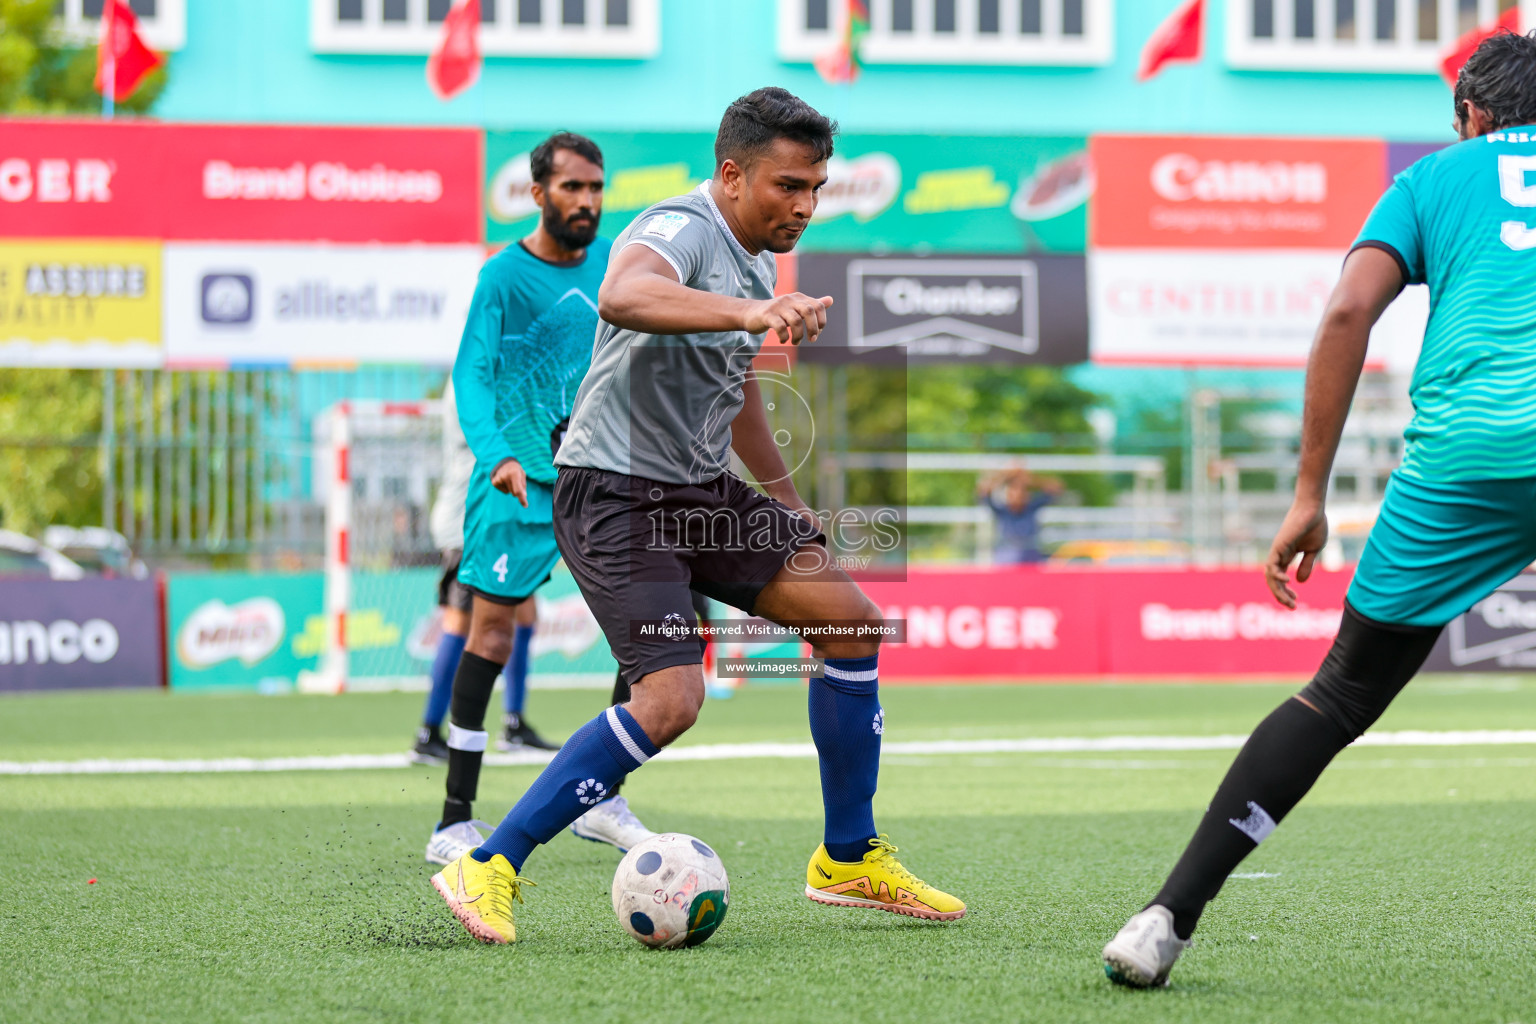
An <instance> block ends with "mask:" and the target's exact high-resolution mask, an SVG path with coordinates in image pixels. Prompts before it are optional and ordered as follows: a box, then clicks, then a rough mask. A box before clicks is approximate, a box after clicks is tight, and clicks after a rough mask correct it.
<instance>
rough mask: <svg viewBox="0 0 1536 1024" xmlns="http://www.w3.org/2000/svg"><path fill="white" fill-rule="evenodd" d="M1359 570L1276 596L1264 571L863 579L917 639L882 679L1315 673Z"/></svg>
mask: <svg viewBox="0 0 1536 1024" xmlns="http://www.w3.org/2000/svg"><path fill="white" fill-rule="evenodd" d="M1349 579H1350V574H1349V573H1324V572H1320V573H1318V574H1317V575H1316V576H1314V577H1313V578H1312V579H1311V580H1310V581H1309V582H1307V583H1305V584H1302V585H1301V587H1300V589H1299V594H1300V597H1301V604H1300V606H1299V607H1298V608H1297V609H1296V610H1295V611H1288V610H1286V609H1285V608H1282V607H1281V606H1280V605H1278V604H1276V603H1275V602H1274V600H1273V599H1272V598H1271V597H1270V596H1269V590H1268V588H1267V587H1266V586H1265V585H1264V577H1263V573H1262V572H1261V571H1260V570H1258V569H1244V570H1212V571H1205V570H1163V569H1158V570H1147V571H1125V570H1106V571H1097V570H1066V571H1058V570H1051V569H1038V568H1030V567H1019V568H1006V569H984V570H975V571H963V570H943V571H938V570H919V569H913V570H911V571H910V572H909V574H908V578H907V580H906V582H903V583H864V584H861V585H862V586H863V588H864V591H865V593H867V594H868V595H869V596H870V598H871V599H872V600H874V601H875V602H876V603H877V604H879V605H880V607H881V609H882V611H883V612H884V614H885V616H886V617H887V618H900V619H905V620H906V623H907V642H906V643H905V644H890V645H888V646H886V647H885V648H884V649H883V650H882V652H881V655H880V675H881V678H882V679H888V680H901V679H911V680H916V679H960V680H967V679H1006V680H1017V679H1018V678H1020V677H1026V678H1027V677H1045V678H1049V677H1059V676H1178V677H1195V676H1231V675H1289V676H1306V675H1310V674H1311V673H1312V672H1314V671H1315V670H1316V669H1317V666H1318V664H1319V663H1320V662H1321V661H1322V658H1323V655H1324V654H1326V653H1327V651H1328V647H1329V645H1330V644H1331V643H1332V642H1333V638H1334V635H1335V634H1336V633H1337V632H1338V627H1339V617H1340V616H1341V615H1342V614H1343V607H1344V593H1345V591H1346V590H1347V589H1348V587H1349Z"/></svg>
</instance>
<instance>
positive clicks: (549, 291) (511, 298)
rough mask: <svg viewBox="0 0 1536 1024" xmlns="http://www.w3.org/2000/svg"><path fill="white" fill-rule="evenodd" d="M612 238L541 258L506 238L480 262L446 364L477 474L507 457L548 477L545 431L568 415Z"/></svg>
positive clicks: (588, 348)
mask: <svg viewBox="0 0 1536 1024" xmlns="http://www.w3.org/2000/svg"><path fill="white" fill-rule="evenodd" d="M612 244H613V243H612V242H610V241H609V240H608V239H606V238H599V239H597V240H595V241H594V242H593V243H592V244H591V245H590V246H588V247H587V254H586V256H585V257H584V258H583V259H582V260H581V261H580V262H578V263H547V262H545V261H544V260H541V259H539V258H538V257H537V256H535V255H533V254H532V253H530V252H529V251H528V250H527V249H525V248H523V247H522V245H520V244H515V245H509V246H507V247H506V248H505V249H503V250H502V251H501V252H499V253H497V254H496V255H495V256H492V257H491V258H490V259H489V260H487V261H486V264H485V266H484V267H483V268H481V270H480V279H479V282H478V283H477V284H476V285H475V296H474V299H473V300H472V301H471V302H470V307H469V319H468V321H467V322H466V323H465V324H464V337H463V339H462V340H461V341H460V342H459V354H458V358H457V359H455V360H454V363H453V391H454V397H455V399H456V401H457V402H458V407H459V425H460V426H461V427H463V429H464V439H465V441H467V442H468V443H469V449H470V451H472V452H474V455H475V476H476V478H477V480H480V481H485V480H488V479H489V476H490V474H491V472H492V471H494V470H495V468H496V466H497V464H499V463H500V462H502V461H503V460H505V459H509V458H511V459H516V460H517V461H518V462H519V463H521V464H522V467H523V471H524V472H526V473H527V474H528V478H529V479H530V480H536V481H539V482H541V483H547V484H553V483H554V481H555V467H554V463H553V461H552V457H553V452H552V450H551V434H552V433H553V431H554V429H555V428H556V427H557V426H558V425H559V424H560V422H561V421H562V420H564V419H565V418H566V417H568V416H569V415H570V414H571V403H572V402H574V401H575V400H576V390H577V388H578V387H579V386H580V385H581V379H582V377H584V376H585V375H586V372H587V367H588V365H589V364H590V363H591V361H592V341H593V339H594V338H595V337H596V335H597V290H598V287H599V286H601V285H602V283H603V274H604V273H605V272H606V271H607V269H608V252H609V249H610V248H611V247H612Z"/></svg>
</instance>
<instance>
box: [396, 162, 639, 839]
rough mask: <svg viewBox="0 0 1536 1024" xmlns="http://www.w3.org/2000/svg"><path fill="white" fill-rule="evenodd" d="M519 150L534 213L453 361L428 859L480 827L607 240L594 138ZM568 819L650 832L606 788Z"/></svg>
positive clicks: (492, 272) (542, 574)
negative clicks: (441, 751)
mask: <svg viewBox="0 0 1536 1024" xmlns="http://www.w3.org/2000/svg"><path fill="white" fill-rule="evenodd" d="M529 163H530V170H531V171H532V176H533V179H534V181H533V198H534V201H535V202H536V203H538V205H539V207H540V208H541V211H542V216H541V217H540V219H539V225H538V227H536V228H535V229H534V231H533V233H532V234H530V235H529V236H527V237H526V238H524V239H522V240H521V241H519V242H518V243H517V244H516V245H509V246H507V247H506V248H505V249H503V250H502V251H501V252H499V253H497V254H496V255H495V256H493V257H491V259H490V260H489V261H487V262H486V264H485V267H484V268H483V269H482V270H481V271H480V280H479V282H478V284H477V285H476V287H475V294H474V298H473V299H472V300H471V303H470V311H469V319H468V321H467V322H466V323H465V325H464V337H463V340H462V341H461V342H460V344H459V354H458V358H457V359H456V360H455V361H454V365H453V390H454V395H455V398H456V400H457V403H458V414H459V425H460V426H461V427H462V428H463V430H464V438H465V440H466V441H467V442H468V444H469V448H470V451H471V452H472V453H473V454H474V457H475V468H474V473H473V475H472V476H471V477H470V481H469V490H468V494H467V497H466V500H465V506H464V552H463V556H462V558H461V560H460V562H459V575H458V579H459V583H460V584H461V585H462V586H463V587H464V588H465V589H466V590H468V591H469V592H470V593H471V594H473V596H474V603H473V608H472V609H471V613H470V626H469V636H468V639H467V641H466V642H465V647H464V654H463V656H462V657H461V658H460V660H459V667H458V670H457V672H456V673H455V674H454V679H453V697H452V700H451V702H450V705H449V714H450V719H449V727H448V780H447V798H446V799H445V801H444V803H443V816H442V819H441V820H440V821H439V822H438V824H437V826H436V827H435V828H434V829H433V832H432V835H431V836H430V838H429V839H428V841H427V851H426V858H427V860H429V861H431V862H433V863H436V864H447V863H448V862H450V861H452V860H455V859H456V858H458V857H460V856H463V855H464V854H465V853H466V852H467V851H469V850H471V849H473V848H474V847H476V846H479V845H480V843H481V841H482V839H483V837H482V836H481V834H480V832H479V831H478V826H479V825H480V824H481V823H479V822H476V821H475V820H474V816H473V813H472V806H471V805H472V802H473V801H474V799H475V796H476V790H477V789H478V787H479V781H480V762H481V758H482V757H483V755H484V751H485V747H486V739H487V735H486V732H485V713H486V709H487V707H488V706H489V704H490V700H491V691H492V689H493V688H494V687H495V685H496V677H497V676H498V675H500V674H501V673H502V670H503V668H507V667H508V661H509V660H512V661H513V662H514V665H513V666H512V668H510V669H509V670H508V673H507V675H508V679H507V686H508V691H509V693H512V692H514V691H519V690H520V689H521V683H522V678H523V677H525V676H526V670H527V662H528V644H529V641H530V639H531V633H532V628H531V624H532V621H533V616H532V612H533V594H534V591H536V590H537V589H538V588H539V587H541V586H542V585H543V584H544V583H545V582H546V581H548V579H549V574H550V572H551V570H553V569H554V567H555V563H556V562H557V561H558V560H559V558H560V551H559V549H558V548H557V547H556V546H555V534H554V526H553V512H552V506H551V496H552V494H553V487H554V483H555V467H554V463H553V461H552V459H553V456H554V449H555V448H557V447H558V446H559V443H560V438H561V435H562V434H563V432H564V428H565V421H566V419H567V417H569V416H570V413H571V403H572V402H574V401H575V398H576V390H577V388H578V387H579V386H580V385H581V381H582V378H583V377H584V376H586V372H587V367H588V365H589V364H590V363H591V359H592V339H593V338H594V336H595V335H596V333H597V291H598V287H599V286H600V285H601V284H602V283H603V275H604V273H605V272H606V271H607V269H608V252H609V249H610V248H611V247H612V243H611V242H610V241H609V240H608V239H606V238H598V237H597V226H598V222H599V220H600V219H601V217H602V196H603V154H602V152H601V151H600V150H599V149H598V147H597V145H596V143H594V142H593V141H592V140H591V139H588V138H586V137H585V136H581V135H575V134H572V133H570V132H558V133H556V134H555V135H552V136H550V137H549V138H548V139H546V140H545V141H544V142H543V143H541V144H540V145H539V146H538V147H536V148H535V149H534V150H533V152H532V154H531V155H530V158H529ZM521 710H522V708H521V703H520V701H517V702H516V704H515V706H514V704H513V703H512V702H511V701H509V704H508V711H509V712H510V713H512V714H518V713H520V712H521ZM518 724H519V726H520V727H521V726H525V725H526V723H521V722H519V723H518ZM508 731H509V733H510V732H512V730H511V728H510V727H509V730H508ZM520 731H521V734H522V737H523V738H524V739H525V742H524V743H523V745H526V746H540V747H544V748H546V749H548V748H549V747H551V746H552V745H550V744H543V743H534V742H527V741H526V738H527V737H528V736H530V735H531V731H530V730H527V729H526V728H521V730H520ZM534 738H535V739H536V737H534ZM486 827H489V826H486ZM572 831H574V832H576V834H577V835H580V836H581V837H582V838H585V839H592V840H596V841H600V842H606V843H610V844H612V845H614V846H618V847H620V848H621V849H628V847H630V846H632V845H633V844H634V843H636V842H639V841H640V840H641V839H644V838H647V837H648V836H650V834H651V833H650V831H649V830H648V829H646V828H645V826H643V825H641V824H640V822H639V821H638V820H637V819H636V818H635V816H634V814H633V813H631V812H630V810H629V805H628V804H627V803H626V802H625V799H624V797H621V796H617V795H613V793H612V790H610V795H609V797H608V799H606V800H604V801H602V802H601V803H599V804H597V805H596V806H594V807H592V808H591V809H590V810H588V811H587V813H586V814H584V815H583V816H582V818H581V820H579V821H577V822H576V823H575V824H574V825H573V826H572Z"/></svg>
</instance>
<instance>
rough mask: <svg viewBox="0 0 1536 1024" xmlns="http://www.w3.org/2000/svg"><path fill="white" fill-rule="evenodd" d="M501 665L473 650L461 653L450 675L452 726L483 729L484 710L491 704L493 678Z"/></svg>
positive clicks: (472, 730)
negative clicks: (451, 680)
mask: <svg viewBox="0 0 1536 1024" xmlns="http://www.w3.org/2000/svg"><path fill="white" fill-rule="evenodd" d="M503 667H505V666H502V665H498V664H497V663H496V662H494V661H491V660H490V659H489V658H482V657H480V655H478V654H476V653H474V652H473V651H465V652H464V656H463V657H461V658H460V659H459V670H458V672H457V673H455V674H454V677H453V700H452V702H450V703H449V705H448V710H449V713H450V715H451V716H452V718H451V720H452V722H453V724H454V725H456V726H458V727H459V728H460V729H468V730H470V731H471V732H481V731H483V730H484V729H485V711H486V709H487V708H489V707H490V706H491V692H492V691H493V690H495V689H496V677H497V676H499V675H501V670H502V668H503Z"/></svg>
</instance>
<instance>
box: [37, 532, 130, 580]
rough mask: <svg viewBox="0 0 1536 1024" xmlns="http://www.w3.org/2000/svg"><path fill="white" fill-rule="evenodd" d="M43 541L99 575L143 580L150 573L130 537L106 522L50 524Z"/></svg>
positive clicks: (85, 568) (88, 570)
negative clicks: (69, 524) (70, 524)
mask: <svg viewBox="0 0 1536 1024" xmlns="http://www.w3.org/2000/svg"><path fill="white" fill-rule="evenodd" d="M43 544H44V545H46V546H47V547H50V548H52V549H53V550H55V551H57V552H59V553H60V554H62V555H64V556H66V557H67V558H69V559H71V560H72V561H74V562H75V564H76V565H79V566H80V567H81V568H82V569H84V570H85V571H86V572H88V573H91V574H93V575H96V576H106V577H108V578H111V577H114V576H128V577H131V578H133V579H136V580H141V579H144V578H145V577H146V576H148V575H149V567H148V566H146V565H145V564H144V562H143V561H142V560H141V559H139V558H136V557H135V556H134V554H133V549H132V548H130V547H129V546H128V538H127V537H124V536H123V535H122V534H120V533H118V532H117V531H116V530H108V529H107V528H106V527H103V526H50V527H48V529H46V530H44V531H43Z"/></svg>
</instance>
